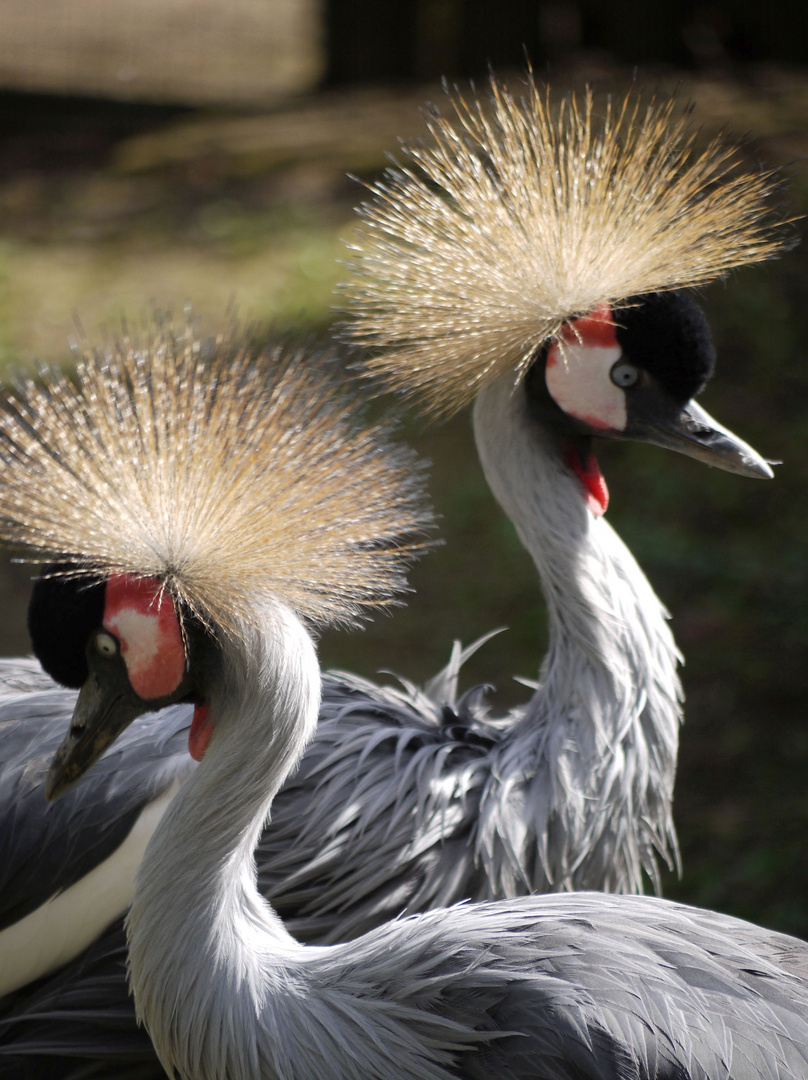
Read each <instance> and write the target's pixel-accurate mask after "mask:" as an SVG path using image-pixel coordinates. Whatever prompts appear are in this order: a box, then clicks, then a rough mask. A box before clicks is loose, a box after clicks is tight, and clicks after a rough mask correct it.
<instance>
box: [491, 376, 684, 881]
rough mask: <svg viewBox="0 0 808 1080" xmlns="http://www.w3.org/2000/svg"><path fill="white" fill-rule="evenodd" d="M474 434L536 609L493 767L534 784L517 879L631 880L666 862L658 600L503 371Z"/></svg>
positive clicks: (668, 709) (672, 663)
mask: <svg viewBox="0 0 808 1080" xmlns="http://www.w3.org/2000/svg"><path fill="white" fill-rule="evenodd" d="M474 433H475V438H476V442H477V448H478V452H479V456H480V461H481V463H482V467H483V470H484V472H485V476H486V479H487V480H488V483H489V485H490V487H491V490H492V492H493V493H494V495H495V497H496V498H497V500H498V501H499V503H500V505H501V506H502V508H503V509H504V511H505V513H506V514H507V515H508V516H509V517H510V519H511V520H512V521H513V523H514V525H515V527H516V530H517V532H518V534H519V537H520V539H521V540H522V543H523V544H524V545H525V547H526V548H527V550H528V551H529V552H530V554H531V556H532V558H533V561H534V563H535V565H536V569H537V571H538V573H539V578H540V580H541V586H542V589H543V591H544V594H545V597H546V599H547V608H548V615H549V631H550V634H549V648H548V651H547V654H546V656H545V658H544V660H543V663H542V665H541V671H540V680H539V688H538V690H537V691H536V692H535V694H534V695H533V698H532V699H531V701H530V702H529V703H528V704H527V706H526V707H525V709H524V711H523V714H522V719H521V722H520V723H519V724H517V725H516V727H515V729H514V731H513V734H512V736H511V738H510V739H508V740H506V741H505V742H504V743H503V748H502V755H503V761H502V762H500V766H501V768H502V769H503V771H504V773H505V774H509V773H510V772H511V771H512V770H515V771H518V772H519V774H520V775H523V776H524V775H528V776H530V775H532V776H534V777H535V778H536V787H537V798H538V791H539V789H542V797H541V802H542V805H543V806H545V808H546V809H545V811H544V815H545V817H544V820H543V821H538V820H537V822H536V823H535V831H536V833H537V834H541V835H540V837H539V841H538V843H539V848H540V849H541V850H543V855H542V860H543V866H542V870H543V872H545V874H546V880H544V881H542V880H540V874H539V873H538V872H537V873H536V874H535V875H534V877H533V879H532V880H531V881H530V886H531V888H536V887H550V888H560V887H567V888H601V889H603V888H613V889H621V890H634V889H637V888H639V887H640V884H641V868H644V869H645V870H646V871H647V872H649V873H650V874H651V875H652V877H653V876H655V872H656V862H655V855H654V849H655V848H656V849H658V850H659V851H660V852H662V853H667V854H668V859H669V861H670V859H673V860H674V861H675V859H676V842H675V836H674V833H673V826H672V822H671V814H670V801H671V797H672V788H673V779H674V772H675V764H676V752H677V746H678V727H679V724H680V721H681V705H680V702H681V687H680V683H679V679H678V676H677V672H676V667H677V662H678V659H679V655H678V652H677V649H676V645H675V643H674V640H673V637H672V635H671V632H670V629H669V628H668V624H667V615H666V612H665V609H664V608H663V606H662V604H661V603H660V601H659V600H658V599H657V597H656V596H655V595H654V592H653V590H652V589H651V587H650V585H649V583H648V581H647V580H646V578H645V576H644V575H643V573H642V571H641V570H640V568H639V566H638V565H637V563H636V562H635V560H634V558H633V557H632V555H631V553H630V552H629V550H628V549H627V548H626V546H625V545H624V544H623V543H622V541H621V540H620V539H619V537H618V536H617V534H616V533H615V532H614V530H613V529H612V528H611V527H610V526H609V525H608V524H607V522H606V521H605V520H604V519H603V518H602V517H595V516H594V515H593V514H592V512H591V511H590V510H589V508H588V507H587V503H586V496H585V492H584V489H583V485H582V482H581V481H580V479H579V478H578V477H577V476H576V475H575V474H574V472H573V471H572V469H571V468H570V467H569V465H568V464H567V462H566V461H565V459H564V446H563V444H562V442H561V439H560V437H559V435H558V434H557V432H555V431H552V430H550V429H549V428H546V427H543V426H541V425H540V424H539V423H537V421H536V420H535V418H534V417H532V416H531V415H530V414H529V412H528V408H527V400H526V396H525V393H524V390H523V388H522V387H521V386H519V387H516V388H515V387H514V386H513V382H512V379H510V378H504V379H500V380H499V381H498V382H496V383H494V384H492V385H491V386H489V387H488V388H487V389H485V390H484V391H482V392H481V393H480V394H479V396H478V398H477V401H476V404H475V408H474ZM548 793H549V798H550V802H549V804H548V802H547V800H548ZM491 805H493V801H491ZM609 815H611V816H612V818H613V824H610V823H609V821H608V816H609ZM644 816H645V817H646V818H648V820H647V821H643V817H644ZM499 827H501V828H502V829H506V828H507V822H505V821H500V823H499ZM621 836H622V839H621ZM484 857H485V856H484ZM505 887H506V888H507V883H506V885H505Z"/></svg>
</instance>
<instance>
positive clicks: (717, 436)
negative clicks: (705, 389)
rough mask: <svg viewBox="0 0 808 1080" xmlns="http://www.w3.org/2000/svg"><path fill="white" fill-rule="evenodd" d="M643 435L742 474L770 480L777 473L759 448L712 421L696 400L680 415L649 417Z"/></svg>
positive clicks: (708, 463)
mask: <svg viewBox="0 0 808 1080" xmlns="http://www.w3.org/2000/svg"><path fill="white" fill-rule="evenodd" d="M641 437H642V438H643V439H645V440H646V441H647V442H650V443H654V444H655V445H656V446H664V447H666V448H667V449H668V450H678V451H679V453H680V454H687V455H688V457H693V458H696V459H697V460H698V461H703V462H705V463H706V464H707V465H715V466H716V468H718V469H725V470H726V471H727V472H731V473H738V475H739V476H752V477H756V478H757V479H767V480H771V478H772V477H773V476H774V473H773V472H772V469H771V466H770V465H769V463H768V462H767V461H765V460H764V459H763V458H762V457H761V456H760V454H758V452H757V451H756V450H753V449H752V447H751V446H750V445H749V444H748V443H745V442H744V441H743V439H739V438H738V436H737V435H733V434H732V432H731V431H728V430H727V429H726V428H725V427H724V426H723V425H722V424H719V423H718V421H717V420H713V418H712V417H711V416H710V414H709V413H708V412H706V410H704V409H702V407H701V405H697V404H696V402H695V401H689V402H688V403H687V405H685V406H684V408H683V409H682V410H681V412H680V413H679V414H678V415H673V416H669V417H663V416H660V415H657V416H655V417H654V419H652V420H650V419H649V420H648V421H647V422H646V423H645V424H643V426H642V436H641Z"/></svg>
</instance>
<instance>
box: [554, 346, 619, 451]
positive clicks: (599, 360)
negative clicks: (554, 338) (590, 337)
mask: <svg viewBox="0 0 808 1080" xmlns="http://www.w3.org/2000/svg"><path fill="white" fill-rule="evenodd" d="M562 350H563V351H562ZM621 355H622V353H621V350H620V346H619V345H613V346H610V347H608V348H604V347H603V346H599V345H585V344H578V343H577V342H572V343H570V342H565V343H564V344H563V345H559V344H558V343H557V342H554V343H553V344H552V345H551V346H550V348H549V350H548V352H547V367H546V370H545V380H546V382H547V389H548V390H549V392H550V396H551V397H552V399H553V401H555V403H556V405H558V406H559V407H560V408H562V409H563V410H564V412H565V413H566V414H567V415H568V416H574V417H575V419H576V420H581V421H583V423H585V424H588V425H589V426H590V427H592V428H596V429H598V430H599V431H625V428H626V423H627V420H628V414H627V411H626V395H625V394H624V392H623V391H622V390H621V389H620V387H619V386H615V384H614V383H613V382H612V380H611V377H610V374H609V373H610V371H611V370H612V368H613V367H614V365H615V363H616V362H617V361H618V360H619V359H620V357H621Z"/></svg>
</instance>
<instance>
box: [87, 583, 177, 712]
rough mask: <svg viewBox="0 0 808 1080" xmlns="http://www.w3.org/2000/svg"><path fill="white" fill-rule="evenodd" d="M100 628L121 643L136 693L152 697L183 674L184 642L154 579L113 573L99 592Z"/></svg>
mask: <svg viewBox="0 0 808 1080" xmlns="http://www.w3.org/2000/svg"><path fill="white" fill-rule="evenodd" d="M103 626H104V629H105V630H109V631H110V632H111V633H113V634H114V635H115V636H116V637H117V639H118V640H119V641H120V643H121V656H122V658H123V661H124V663H125V664H126V672H127V674H128V676H129V682H130V684H131V686H132V689H133V690H134V692H135V693H136V694H137V695H138V697H141V698H143V700H144V701H152V700H154V699H156V698H161V697H166V696H167V695H168V694H172V693H173V692H174V691H175V690H176V689H177V687H178V686H179V685H180V683H181V682H182V680H183V677H184V675H185V646H184V645H183V641H182V632H181V631H180V624H179V619H178V618H177V612H176V609H175V607H174V601H173V600H172V599H171V596H170V595H169V594H168V593H167V592H166V591H165V590H164V589H163V588H162V586H161V585H160V582H159V581H155V580H154V579H153V578H137V577H132V576H131V575H129V574H112V575H111V576H110V577H109V578H108V579H107V584H106V589H105V592H104V618H103Z"/></svg>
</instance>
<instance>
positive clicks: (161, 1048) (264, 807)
mask: <svg viewBox="0 0 808 1080" xmlns="http://www.w3.org/2000/svg"><path fill="white" fill-rule="evenodd" d="M262 621H263V629H262V631H261V632H259V631H258V630H256V629H255V628H254V626H253V627H245V628H244V632H245V635H246V644H244V643H241V644H239V645H235V644H234V643H233V642H232V641H226V643H225V645H224V646H223V649H224V650H226V657H224V658H223V659H225V660H226V662H225V663H222V665H221V678H220V679H219V680H218V681H217V685H216V687H215V690H214V692H213V693H212V694H211V696H210V701H209V708H210V716H211V718H212V719H213V720H214V722H215V727H214V731H213V735H212V736H211V740H210V744H209V746H208V749H207V752H206V753H205V756H204V758H203V760H202V762H201V763H200V765H199V768H198V769H197V770H196V771H195V772H194V774H193V775H192V776H191V778H190V779H189V780H188V782H187V783H186V784H185V786H184V788H183V789H182V790H181V791H180V793H179V794H178V795H177V796H176V797H175V799H174V800H173V802H172V804H171V806H170V808H169V810H168V811H167V812H166V814H165V816H164V818H163V820H162V821H161V823H160V825H159V827H158V829H157V830H156V832H155V834H154V836H153V837H152V840H151V841H150V843H149V845H148V847H147V849H146V853H145V855H144V858H143V862H142V864H141V867H140V870H139V872H138V876H137V880H136V884H135V895H134V899H133V901H132V908H131V912H130V915H129V920H128V936H129V957H130V959H129V966H130V979H131V984H132V990H133V993H134V996H135V1004H136V1007H137V1010H138V1015H139V1016H140V1017H141V1018H142V1019H143V1020H144V1021H145V1023H146V1026H147V1027H148V1029H149V1033H150V1034H151V1036H152V1039H153V1041H154V1044H155V1048H156V1050H157V1052H158V1054H159V1055H160V1058H161V1061H162V1062H163V1065H164V1066H165V1067H166V1068H167V1070H168V1071H169V1073H170V1074H171V1070H172V1069H174V1068H176V1070H177V1072H178V1073H179V1075H181V1076H194V1077H200V1078H202V1077H207V1076H226V1075H231V1072H230V1071H229V1068H230V1066H228V1065H227V1064H226V1063H225V1062H224V1061H217V1054H221V1053H225V1048H224V1044H225V1043H227V1046H228V1047H229V1049H228V1050H227V1052H228V1053H232V1052H234V1051H233V1046H234V1045H235V1046H236V1050H235V1053H237V1054H239V1055H243V1060H242V1061H241V1066H243V1070H242V1071H243V1075H254V1076H259V1075H262V1069H261V1068H260V1067H259V1065H258V1063H257V1059H256V1061H253V1060H252V1057H251V1055H252V1054H253V1053H257V1051H253V1049H251V1048H252V1047H254V1045H255V1030H254V1025H253V1027H251V1026H250V1022H249V1021H250V1018H252V1019H253V1020H254V1018H255V1016H256V1011H257V1010H258V1009H259V1007H260V1001H261V1000H262V998H263V997H264V996H265V995H266V991H267V980H268V979H269V980H271V978H272V965H271V964H270V965H267V964H265V963H264V961H265V959H266V957H267V955H271V957H272V958H273V961H274V962H276V963H277V964H279V965H281V967H282V964H283V960H284V958H285V957H291V956H293V955H295V954H296V953H297V952H298V951H299V950H300V948H301V946H299V945H298V944H297V943H296V942H295V941H294V940H293V939H292V938H291V937H290V936H289V935H288V934H287V932H286V931H285V929H284V928H283V925H282V924H281V922H280V920H279V919H278V918H277V916H276V915H275V914H274V912H273V911H272V909H271V908H270V907H269V905H268V904H267V903H266V902H265V901H264V899H263V898H262V897H261V895H260V893H259V892H258V890H257V887H256V881H255V866H254V862H253V851H254V848H255V844H256V842H257V840H258V836H259V833H260V831H261V828H262V826H263V823H264V820H265V818H266V817H267V815H268V813H269V809H270V806H271V804H272V800H273V798H274V796H275V794H276V793H277V791H278V790H279V788H280V787H281V785H282V784H283V782H284V780H285V779H286V777H287V776H288V774H289V772H290V771H291V770H292V769H293V768H294V766H295V764H296V763H297V761H298V760H299V758H300V756H301V755H302V753H303V750H304V748H305V746H306V743H307V742H308V740H309V738H310V737H311V735H312V733H313V731H314V728H315V726H316V723H317V715H318V710H319V701H320V673H319V668H318V665H317V657H316V654H315V650H314V646H313V644H312V642H311V639H310V637H309V635H308V634H307V632H306V631H305V629H304V628H303V626H302V625H301V624H300V622H299V621H298V620H297V618H296V617H295V616H294V615H293V614H292V612H291V611H289V610H288V609H286V608H283V607H281V606H280V605H269V606H268V607H267V608H266V609H265V610H264V611H263V612H262ZM257 622H258V620H257V619H256V620H254V623H257ZM221 1025H229V1030H228V1033H227V1034H228V1038H227V1039H226V1040H224V1039H221V1038H219V1036H220V1035H221V1033H222V1031H221ZM241 1066H240V1068H241ZM232 1075H235V1074H232Z"/></svg>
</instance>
